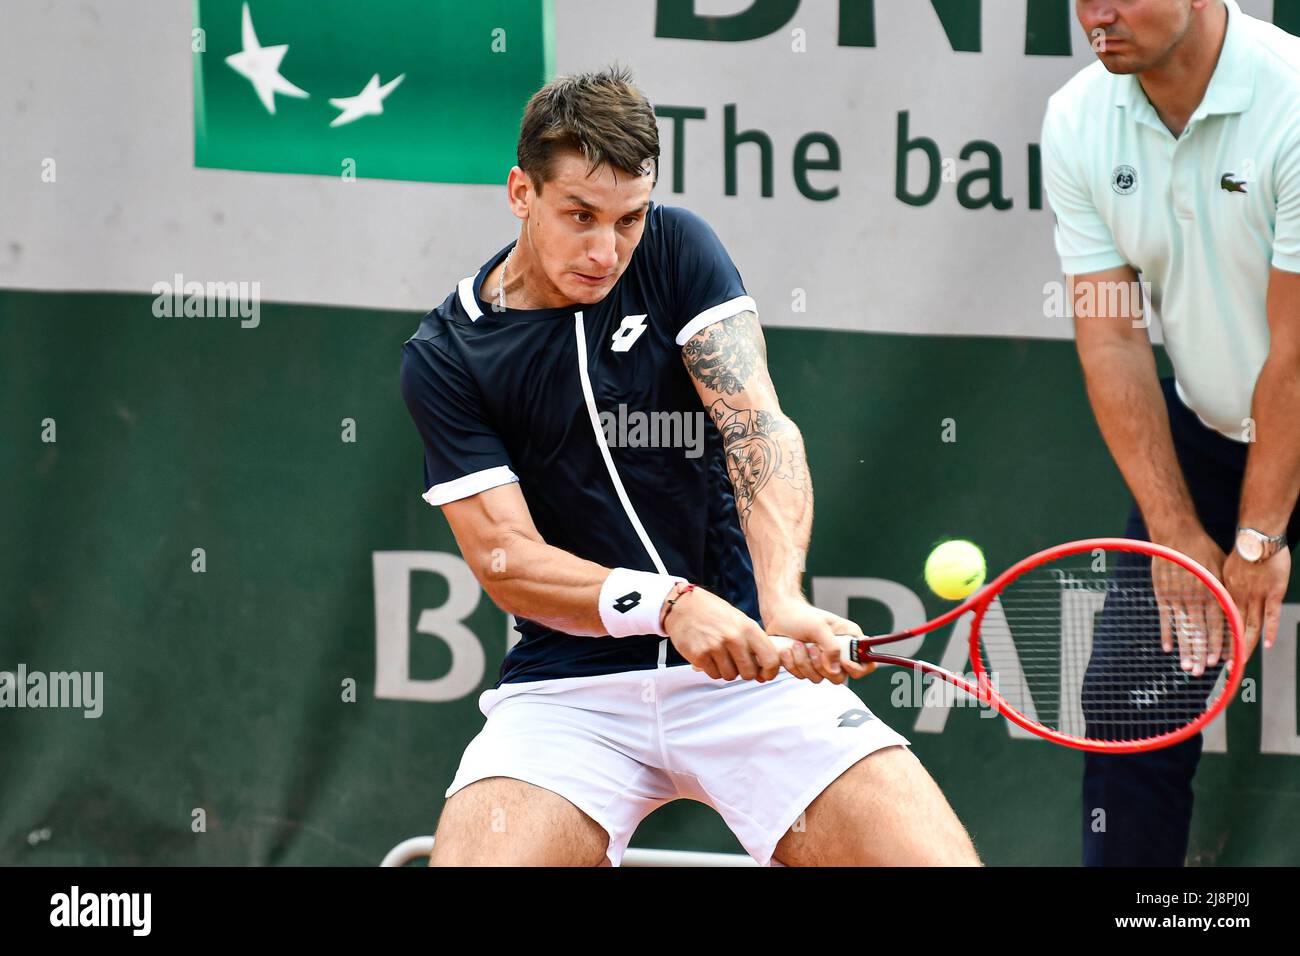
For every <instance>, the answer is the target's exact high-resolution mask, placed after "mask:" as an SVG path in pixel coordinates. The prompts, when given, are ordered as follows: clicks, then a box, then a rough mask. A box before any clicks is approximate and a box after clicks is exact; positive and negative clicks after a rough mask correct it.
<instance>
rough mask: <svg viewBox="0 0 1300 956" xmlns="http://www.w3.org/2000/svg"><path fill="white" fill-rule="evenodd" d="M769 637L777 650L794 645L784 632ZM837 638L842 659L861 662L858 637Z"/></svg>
mask: <svg viewBox="0 0 1300 956" xmlns="http://www.w3.org/2000/svg"><path fill="white" fill-rule="evenodd" d="M768 639H769V640H771V642H772V643H773V644H775V645H776V648H777V650H785V649H786V648H787V647H793V646H794V639H793V638H790V637H786V636H785V635H784V634H769V635H768ZM835 640H836V642H837V643H838V644H839V645H840V660H842V661H853V662H854V663H860V662H859V661H858V659H857V657H856V656H854V654H853V650H854V648H853V643H854V641H856V640H857V638H856V637H851V636H849V635H848V634H836V635H835ZM804 644H805V646H806V647H815V646H816V645H815V644H810V643H808V642H807V641H805V642H804ZM691 669H692V670H700V668H699V667H697V666H695V665H694V664H692V665H691Z"/></svg>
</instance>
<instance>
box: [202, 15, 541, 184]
mask: <svg viewBox="0 0 1300 956" xmlns="http://www.w3.org/2000/svg"><path fill="white" fill-rule="evenodd" d="M194 24H195V29H194V41H193V44H192V45H193V47H194V164H195V165H196V166H210V167H217V168H221V169H244V170H259V171H263V172H276V173H314V174H316V175H321V176H342V177H344V178H358V177H360V178H366V179H409V180H420V181H426V182H446V183H494V184H495V183H499V182H500V181H501V178H502V170H503V169H507V170H508V169H509V168H510V166H511V164H512V163H513V162H514V154H515V140H516V138H517V137H518V134H519V118H520V116H521V115H522V113H523V107H524V104H525V103H526V102H527V101H528V98H529V97H530V96H531V95H532V94H533V92H535V91H536V90H537V88H538V87H540V86H541V85H542V84H543V83H545V82H546V80H548V79H549V78H550V77H551V76H552V75H553V73H554V68H553V62H554V61H553V57H554V53H553V51H554V17H553V15H552V11H551V0H476V2H474V3H470V4H467V3H458V2H455V0H371V2H367V3H352V2H345V0H318V2H316V3H313V4H311V6H310V7H309V8H306V9H304V8H303V7H301V6H300V5H288V4H283V3H280V4H273V3H265V2H256V0H254V2H241V0H195V3H194Z"/></svg>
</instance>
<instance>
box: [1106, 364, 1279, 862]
mask: <svg viewBox="0 0 1300 956" xmlns="http://www.w3.org/2000/svg"><path fill="white" fill-rule="evenodd" d="M1161 387H1162V389H1163V390H1164V396H1165V404H1166V406H1167V407H1168V410H1169V426H1170V430H1171V432H1172V434H1173V440H1174V450H1175V453H1176V454H1177V456H1178V463H1179V465H1180V466H1181V467H1182V472H1183V476H1184V479H1185V480H1186V482H1187V487H1188V490H1189V491H1190V493H1191V496H1192V502H1193V504H1194V506H1195V508H1196V514H1197V517H1198V518H1199V519H1200V521H1201V524H1202V525H1203V526H1204V527H1205V531H1206V533H1207V534H1209V536H1210V537H1211V538H1213V539H1214V541H1215V542H1216V543H1217V544H1218V545H1219V547H1221V548H1223V550H1224V551H1225V552H1230V551H1231V549H1232V547H1233V545H1234V544H1235V539H1236V528H1237V512H1238V505H1239V503H1240V499H1241V484H1242V479H1243V478H1244V477H1245V471H1246V455H1247V453H1248V450H1249V447H1250V446H1249V445H1246V444H1244V443H1239V442H1234V441H1232V440H1231V439H1228V438H1224V437H1223V436H1222V435H1220V434H1219V433H1218V432H1216V431H1214V430H1212V429H1209V428H1206V427H1205V426H1204V425H1203V424H1201V421H1200V419H1198V418H1197V417H1196V415H1195V413H1193V412H1192V411H1191V410H1190V409H1189V408H1187V406H1186V405H1184V404H1183V403H1182V401H1181V400H1180V399H1179V398H1178V395H1177V394H1176V393H1175V391H1174V382H1173V379H1165V380H1164V381H1162V382H1161ZM1297 531H1300V508H1297V510H1296V512H1295V513H1294V514H1292V516H1291V521H1290V526H1289V527H1288V529H1287V538H1288V540H1289V541H1292V542H1294V541H1295V540H1296V535H1297ZM1124 533H1125V536H1126V537H1129V538H1137V539H1140V540H1143V541H1145V540H1148V536H1147V529H1146V525H1145V524H1144V523H1143V521H1142V515H1141V513H1140V512H1139V511H1138V508H1137V505H1136V504H1134V506H1133V510H1132V512H1131V513H1130V514H1129V519H1128V526H1127V528H1126V529H1125V532H1124ZM1103 616H1104V612H1103ZM1154 626H1156V627H1158V624H1156V625H1154ZM1097 632H1098V633H1097V635H1096V636H1095V637H1094V649H1093V657H1094V663H1095V662H1096V661H1097V658H1098V655H1099V654H1104V653H1105V647H1106V642H1105V625H1104V620H1103V621H1102V622H1100V623H1099V624H1098V627H1097ZM1157 633H1158V632H1157ZM1089 666H1090V667H1092V666H1093V665H1092V664H1091V663H1090V665H1089ZM1217 676H1218V674H1217V668H1216V669H1215V671H1214V672H1213V673H1211V672H1207V673H1206V675H1205V677H1204V678H1202V681H1203V683H1204V689H1205V691H1206V693H1208V692H1209V690H1210V689H1211V687H1212V686H1213V683H1214V680H1215V678H1217ZM1084 693H1085V714H1086V697H1087V687H1086V683H1085V692H1084ZM1201 745H1202V740H1201V735H1200V734H1197V735H1196V736H1195V737H1193V738H1191V739H1190V740H1186V741H1183V742H1182V743H1180V744H1175V745H1174V746H1172V747H1166V748H1164V749H1162V750H1157V751H1154V752H1152V753H1145V754H1113V755H1103V754H1094V753H1086V754H1085V755H1084V772H1083V864H1084V866H1182V865H1183V863H1184V861H1185V859H1186V856H1187V842H1188V835H1189V833H1190V831H1191V823H1192V777H1193V776H1195V774H1196V767H1197V764H1198V763H1200V759H1201ZM1099 810H1100V811H1102V813H1101V814H1099V813H1098V812H1097V811H1099Z"/></svg>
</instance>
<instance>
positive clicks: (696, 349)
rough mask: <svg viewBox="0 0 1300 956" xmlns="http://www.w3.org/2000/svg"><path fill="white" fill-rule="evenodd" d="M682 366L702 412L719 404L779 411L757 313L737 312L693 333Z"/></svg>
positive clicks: (686, 346) (684, 350)
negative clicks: (687, 373)
mask: <svg viewBox="0 0 1300 956" xmlns="http://www.w3.org/2000/svg"><path fill="white" fill-rule="evenodd" d="M682 362H683V363H685V365H686V371H687V372H689V373H690V376H691V382H692V383H693V384H694V385H695V391H696V392H697V393H698V394H699V396H700V401H701V402H702V403H703V404H704V407H705V408H707V409H710V410H711V411H712V410H714V409H716V408H717V407H719V403H722V404H724V405H728V406H731V407H733V408H739V407H744V408H754V409H764V410H766V411H770V412H778V411H780V405H779V404H778V402H777V398H776V389H775V388H774V387H773V385H772V378H771V376H770V375H769V374H768V370H767V343H766V342H765V341H764V339H763V330H762V328H761V327H760V326H759V324H758V315H757V314H756V313H754V312H752V311H749V310H745V311H742V312H737V313H736V314H735V315H732V316H730V317H728V318H725V319H720V320H718V321H716V322H714V323H712V324H710V325H708V326H707V327H705V328H703V329H701V330H700V331H698V332H696V333H695V334H694V335H692V336H691V337H690V338H689V339H688V340H687V341H686V344H685V345H684V346H683V347H682ZM714 420H715V421H716V420H717V416H716V415H715V416H714Z"/></svg>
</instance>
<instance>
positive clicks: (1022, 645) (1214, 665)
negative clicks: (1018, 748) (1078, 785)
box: [772, 538, 1246, 753]
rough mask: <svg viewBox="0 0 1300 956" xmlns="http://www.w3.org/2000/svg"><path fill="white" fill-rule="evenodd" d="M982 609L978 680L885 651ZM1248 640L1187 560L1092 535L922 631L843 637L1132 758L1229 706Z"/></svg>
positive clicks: (853, 648) (1227, 603)
mask: <svg viewBox="0 0 1300 956" xmlns="http://www.w3.org/2000/svg"><path fill="white" fill-rule="evenodd" d="M972 611H973V612H974V616H973V618H972V619H971V622H970V660H971V664H972V666H973V669H974V676H975V682H974V683H972V682H971V681H969V680H967V679H966V678H964V677H961V676H959V675H957V674H953V673H951V672H950V671H947V670H945V669H944V668H942V667H939V666H937V665H935V664H931V663H929V662H927V661H920V660H912V659H910V658H906V657H895V656H892V655H890V654H887V653H886V654H881V653H877V652H876V650H875V649H876V648H877V647H880V646H882V645H887V644H890V643H892V642H894V641H901V640H904V639H905V638H909V637H915V636H916V635H918V634H926V633H928V632H930V631H933V630H935V629H936V628H940V627H943V626H944V625H945V624H948V623H950V622H952V621H955V620H957V619H958V618H959V617H961V616H962V615H964V614H966V613H968V612H972ZM1241 635H1242V624H1241V615H1240V614H1239V613H1238V611H1237V608H1236V606H1235V605H1234V604H1233V603H1232V598H1231V597H1230V596H1229V595H1228V592H1227V590H1226V589H1225V588H1224V587H1223V585H1222V584H1220V583H1219V581H1218V580H1216V579H1215V577H1214V576H1213V575H1212V574H1210V572H1209V571H1207V570H1206V569H1205V568H1203V567H1202V566H1201V565H1199V564H1197V563H1196V562H1195V561H1193V560H1192V559H1191V558H1189V557H1187V556H1186V555H1184V554H1181V553H1179V552H1177V551H1174V550H1172V549H1170V548H1165V547H1162V546H1160V545H1157V544H1150V543H1148V542H1145V541H1131V540H1128V539H1125V538H1094V539H1090V540H1085V541H1074V542H1071V543H1070V544H1063V545H1059V546H1057V547H1055V548H1049V549H1047V550H1046V551H1040V552H1039V553H1038V554H1034V555H1031V556H1030V557H1027V558H1025V559H1024V560H1023V561H1020V562H1019V563H1017V564H1015V565H1014V566H1012V567H1011V568H1008V569H1007V570H1006V571H1005V572H1003V574H1001V575H1000V576H999V577H997V578H996V579H994V580H993V581H990V582H989V583H988V584H987V585H985V586H984V587H983V588H982V589H980V590H979V591H977V592H976V593H975V594H973V595H971V596H970V597H969V598H967V599H966V600H965V601H963V602H962V603H961V604H959V605H958V606H957V607H955V608H953V609H952V610H950V611H948V613H946V614H944V615H942V616H941V617H937V618H935V619H934V620H933V621H930V622H929V623H927V624H922V625H921V626H920V627H913V628H909V629H907V630H905V631H899V632H898V633H896V634H887V635H885V636H883V637H867V638H848V637H842V638H840V640H841V641H842V642H843V645H844V646H843V649H842V653H843V654H844V656H845V657H846V658H847V659H849V660H853V661H857V662H859V663H865V662H867V661H877V662H879V663H881V664H895V665H897V666H900V667H912V668H915V669H917V670H919V671H922V672H923V673H926V674H933V675H935V676H936V677H940V678H942V679H943V680H946V681H950V682H951V683H953V684H955V685H956V686H957V687H959V688H961V689H962V690H964V691H966V692H967V693H968V694H971V695H973V696H975V697H976V698H977V699H978V700H980V701H981V702H982V703H985V704H987V705H989V706H991V707H994V708H996V709H997V710H998V711H1000V712H1001V713H1002V714H1004V715H1005V716H1006V717H1007V718H1008V719H1009V720H1012V721H1014V722H1015V723H1017V724H1019V725H1020V726H1021V727H1024V728H1025V729H1026V730H1028V731H1031V732H1032V733H1035V734H1037V735H1038V736H1040V737H1044V738H1046V739H1048V740H1050V741H1053V742H1054V743H1058V744H1063V745H1065V746H1067V747H1077V748H1079V749H1082V750H1095V751H1104V752H1108V753H1126V752H1134V751H1143V750H1155V749H1157V748H1160V747H1167V746H1169V745H1171V744H1175V743H1177V742H1179V741H1180V740H1186V739H1187V738H1188V737H1190V736H1192V735H1193V734H1195V733H1197V732H1198V731H1199V730H1200V729H1201V728H1202V727H1204V726H1205V725H1206V724H1207V723H1209V722H1210V721H1211V720H1212V719H1214V717H1215V716H1216V715H1217V714H1218V713H1219V712H1220V711H1222V710H1223V709H1224V708H1225V707H1226V706H1227V705H1228V702H1229V701H1230V700H1231V699H1232V697H1233V695H1234V694H1235V693H1236V690H1237V687H1238V686H1239V685H1240V683H1241V674H1242V670H1243V669H1244V665H1245V659H1246V657H1245V652H1244V647H1243V644H1242V636H1241ZM772 640H773V641H774V642H777V643H780V642H785V643H786V644H787V645H788V644H790V643H792V642H791V640H790V638H788V637H779V636H774V637H773V638H772Z"/></svg>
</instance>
